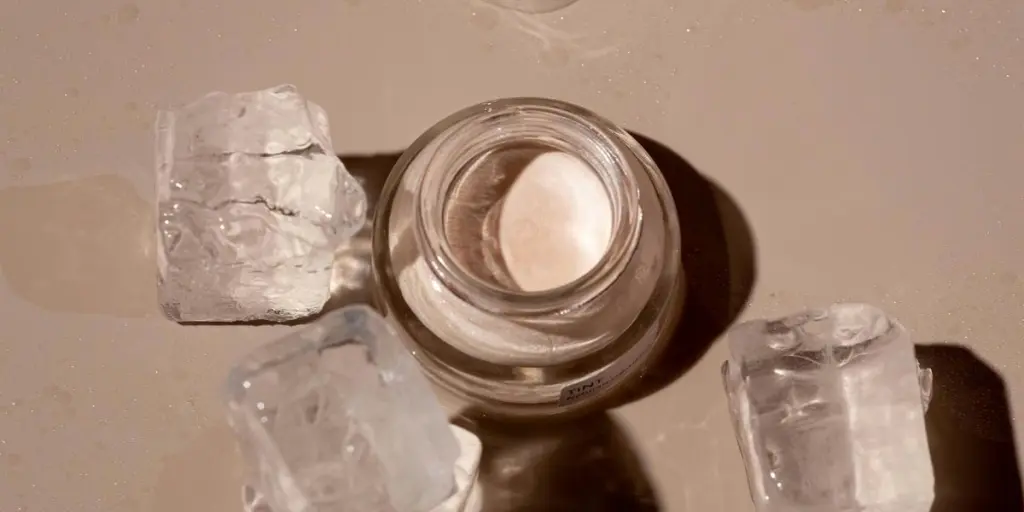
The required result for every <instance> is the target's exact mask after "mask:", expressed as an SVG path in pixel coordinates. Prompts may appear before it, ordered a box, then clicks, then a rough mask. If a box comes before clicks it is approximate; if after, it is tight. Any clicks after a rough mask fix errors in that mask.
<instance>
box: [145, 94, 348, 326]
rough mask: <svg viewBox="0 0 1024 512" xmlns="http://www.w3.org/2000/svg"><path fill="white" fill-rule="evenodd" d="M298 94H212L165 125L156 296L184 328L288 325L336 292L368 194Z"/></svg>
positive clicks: (160, 143)
mask: <svg viewBox="0 0 1024 512" xmlns="http://www.w3.org/2000/svg"><path fill="white" fill-rule="evenodd" d="M329 132H330V128H329V125H328V121H327V115H326V113H325V112H324V110H323V109H322V108H320V107H319V106H317V105H316V104H314V103H311V102H308V101H306V100H305V99H304V98H303V97H302V96H300V95H299V94H298V92H297V91H296V90H295V88H294V87H293V86H290V85H284V86H279V87H275V88H272V89H267V90H262V91H256V92H249V93H241V94H226V93H220V92H218V93H211V94H209V95H207V96H205V97H203V98H202V99H200V100H198V101H196V102H194V103H192V104H190V105H188V106H186V107H184V108H182V109H180V110H177V111H173V112H170V111H168V112H161V113H160V114H159V116H158V119H157V144H156V153H157V165H156V166H157V202H158V217H157V219H158V220H157V222H158V226H157V230H158V236H157V240H158V244H159V246H158V251H157V254H158V257H157V263H158V268H159V278H160V284H159V298H160V303H161V305H162V306H163V309H164V311H165V312H166V314H167V315H168V316H169V317H170V318H172V319H173V320H177V321H183V322H232V321H249V320H270V321H284V320H292V319H296V318H301V317H305V316H309V315H311V314H314V313H317V312H319V311H320V309H321V308H322V307H323V305H324V303H325V302H327V299H328V298H329V295H330V279H331V267H332V264H333V260H334V251H335V249H336V248H337V247H338V245H339V244H340V243H341V242H343V241H344V240H345V239H346V238H348V237H349V236H350V235H351V234H353V233H354V232H355V231H357V230H358V229H359V228H360V227H361V226H362V224H363V222H364V220H365V218H366V197H365V193H364V191H363V190H362V188H361V187H360V185H359V184H358V182H357V181H356V180H355V178H353V177H352V176H351V175H350V174H349V173H348V172H347V171H346V169H345V167H344V165H343V164H342V163H341V160H339V159H338V157H337V156H336V155H335V154H334V150H333V149H332V147H331V142H330V135H329Z"/></svg>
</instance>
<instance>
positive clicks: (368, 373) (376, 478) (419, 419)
mask: <svg viewBox="0 0 1024 512" xmlns="http://www.w3.org/2000/svg"><path fill="white" fill-rule="evenodd" d="M228 392H229V399H228V410H229V420H230V423H231V425H232V427H233V428H234V430H235V432H236V434H237V437H238V439H239V443H240V445H241V447H242V452H243V455H244V456H245V458H246V466H247V472H248V474H247V481H248V483H249V485H251V486H252V490H251V491H250V492H249V493H248V494H249V498H251V500H252V501H259V502H260V503H259V504H258V506H259V507H263V509H266V510H270V511H274V512H342V511H348V510H373V511H380V512H388V511H394V512H425V511H429V510H431V509H432V508H433V507H435V506H437V505H438V504H440V503H442V502H443V501H444V500H445V499H447V498H448V497H449V496H451V495H452V494H453V493H454V492H455V490H456V480H455V475H454V473H453V467H454V465H455V462H456V459H457V458H458V457H459V446H458V443H457V442H456V438H455V436H454V435H453V433H452V431H451V430H450V429H449V425H448V421H447V418H446V416H445V414H444V412H443V411H442V409H441V406H440V404H439V403H438V401H437V398H436V397H435V396H434V395H433V393H432V390H431V388H430V385H429V384H428V383H427V380H426V378H425V377H424V376H423V375H422V374H421V373H420V370H419V367H418V365H417V363H416V361H415V360H414V359H413V358H412V356H411V355H410V354H409V352H407V351H406V349H405V346H404V345H403V343H402V341H401V340H400V338H399V337H398V335H397V334H396V333H395V332H394V331H393V330H392V329H391V328H390V327H389V326H388V325H387V323H386V322H385V320H384V319H383V318H381V317H380V316H379V315H378V314H377V313H376V312H374V311H373V310H371V309H370V308H368V307H366V306H349V307H346V308H343V309H341V310H338V311H334V312H331V313H328V314H327V315H325V316H324V317H323V318H321V319H319V320H317V322H315V323H314V324H313V325H312V326H310V327H308V328H305V329H303V330H301V331H299V332H297V333H295V334H293V335H291V336H289V337H287V338H285V339H283V340H280V341H277V342H274V343H271V344H269V345H267V346H264V347H262V348H260V349H258V350H257V351H256V352H254V353H252V354H251V355H249V356H248V357H246V358H245V359H244V360H243V361H242V362H241V363H239V364H238V365H237V366H236V367H235V368H234V369H233V370H232V372H231V375H230V377H229V379H228ZM254 496H260V498H259V499H258V500H256V499H255V498H253V497H254ZM249 507H250V509H253V510H260V508H257V504H255V503H252V504H250V505H249Z"/></svg>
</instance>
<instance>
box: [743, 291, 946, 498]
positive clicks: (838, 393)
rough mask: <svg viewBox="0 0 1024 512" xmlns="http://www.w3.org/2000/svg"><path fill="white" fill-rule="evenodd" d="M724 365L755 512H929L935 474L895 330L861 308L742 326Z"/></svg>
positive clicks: (916, 374) (909, 358)
mask: <svg viewBox="0 0 1024 512" xmlns="http://www.w3.org/2000/svg"><path fill="white" fill-rule="evenodd" d="M729 349H730V353H731V357H730V360H729V361H728V362H727V363H726V364H725V365H724V366H723V375H724V379H725V386H726V391H727V393H728V395H729V404H730V409H731V411H732V415H733V421H734V426H735V428H736V434H737V439H738V441H739V444H740V451H741V453H742V455H743V458H744V462H745V464H746V467H747V477H748V480H749V484H750V490H751V495H752V498H753V501H754V503H755V505H756V508H757V510H758V512H803V511H812V510H813V511H819V510H820V511H829V512H846V511H850V512H853V511H858V512H927V511H928V510H929V509H930V508H931V505H932V501H933V498H934V475H933V471H932V464H931V456H930V454H929V451H928V439H927V436H926V434H925V427H924V411H925V405H926V403H927V399H928V398H929V397H930V394H931V373H930V372H929V371H919V367H918V365H917V361H916V359H915V358H914V346H913V344H912V343H911V342H910V338H909V336H908V335H907V333H906V332H905V330H904V329H903V327H902V326H901V325H900V324H899V323H897V322H896V321H894V320H893V319H891V318H889V317H888V316H886V315H885V313H883V312H882V311H880V310H878V309H877V308H874V307H872V306H868V305H865V304H836V305H833V306H831V307H829V308H827V309H824V310H820V311H812V312H808V313H803V314H798V315H793V316H790V317H786V318H782V319H779V320H773V321H765V320H757V321H751V322H747V323H744V324H741V325H739V326H737V327H736V328H734V329H733V330H732V332H731V333H730V335H729Z"/></svg>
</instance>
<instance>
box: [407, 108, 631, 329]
mask: <svg viewBox="0 0 1024 512" xmlns="http://www.w3.org/2000/svg"><path fill="white" fill-rule="evenodd" d="M429 168H430V169H431V171H430V172H428V173H426V174H427V175H426V176H425V177H424V180H423V182H422V183H421V189H420V193H419V198H418V204H417V217H418V225H419V228H420V229H418V238H420V243H422V245H423V246H424V248H425V249H426V251H427V252H428V254H430V256H431V257H430V258H429V260H430V261H431V266H432V268H433V270H434V271H435V273H437V275H438V277H439V278H440V279H441V280H442V281H443V282H444V283H445V284H446V285H447V286H449V287H450V288H451V289H452V291H453V292H454V293H456V294H457V295H459V296H460V298H463V299H464V300H467V301H470V302H472V303H474V304H477V306H478V307H481V308H483V309H487V310H490V311H493V312H499V313H502V314H516V313H519V314H531V313H547V312H550V311H553V310H564V309H570V308H573V307H577V306H579V305H582V304H584V303H586V302H587V301H589V300H590V299H592V298H593V297H595V296H597V295H598V294H600V293H601V291H603V290H604V289H605V288H607V287H608V286H609V285H610V284H611V283H612V282H614V280H615V279H616V278H617V277H618V275H619V274H620V273H621V272H622V270H623V268H624V266H625V263H626V262H627V261H628V259H629V257H630V256H631V254H632V252H633V250H635V247H636V244H637V240H638V238H639V229H640V224H641V223H640V210H639V199H638V196H637V194H638V192H637V186H636V183H635V181H634V176H633V175H632V174H631V173H630V172H629V171H628V166H627V165H626V164H625V159H624V157H623V155H622V154H621V152H620V151H619V149H618V146H617V145H616V144H614V142H613V141H612V140H611V139H610V138H609V136H608V134H607V133H606V132H605V131H604V130H602V129H600V127H598V126H595V125H594V124H592V123H591V122H589V120H587V119H586V118H585V117H583V116H581V115H577V114H576V113H574V112H572V111H571V110H565V109H564V108H562V107H561V106H560V105H558V106H554V105H542V104H537V105H522V104H520V105H505V106H503V107H502V108H498V107H490V108H485V109H482V110H481V111H480V112H479V113H478V114H477V115H475V116H470V117H468V118H467V119H465V120H464V121H463V122H462V123H460V125H459V126H457V127H456V128H455V129H453V130H452V131H451V132H450V135H449V136H448V137H447V138H446V139H445V140H443V141H442V142H441V144H440V145H439V146H438V150H437V151H436V153H435V154H434V155H433V157H432V158H431V161H430V163H429Z"/></svg>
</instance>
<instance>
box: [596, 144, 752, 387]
mask: <svg viewBox="0 0 1024 512" xmlns="http://www.w3.org/2000/svg"><path fill="white" fill-rule="evenodd" d="M630 134H631V135H632V136H633V138H635V139H636V140H637V142H639V143H640V145H641V146H643V148H644V149H645V150H646V151H647V153H648V154H649V155H650V156H651V158H652V159H653V160H654V162H655V163H656V164H657V165H658V168H659V169H660V170H661V173H662V174H663V175H664V176H665V181H666V183H667V184H668V187H669V190H670V191H671V192H672V198H673V200H674V201H675V206H676V211H677V212H678V216H679V230H680V238H681V244H680V245H681V247H682V254H681V258H682V266H683V272H684V279H685V287H684V289H683V290H681V292H682V293H683V294H684V298H683V312H682V317H681V318H680V320H679V323H678V324H677V327H676V330H675V333H674V334H673V335H672V337H671V339H670V340H669V342H668V343H667V345H666V346H665V347H664V348H663V349H662V352H661V354H660V355H659V356H658V357H657V358H656V359H655V360H654V361H653V362H652V363H651V364H650V366H649V367H648V368H647V369H646V371H645V373H644V374H643V377H642V378H641V379H640V380H639V381H637V382H636V383H634V384H633V385H632V387H631V388H629V389H628V390H626V391H624V392H623V393H622V394H621V395H620V396H619V397H618V400H617V404H616V405H622V404H625V403H628V402H632V401H635V400H639V399H640V398H643V397H645V396H648V395H650V394H652V393H655V392H657V391H658V390H660V389H662V388H664V387H666V386H668V385H669V384H671V383H672V382H674V381H675V380H676V379H678V378H679V377H681V376H682V375H683V374H684V373H686V372H687V371H689V369H690V368H691V367H693V365H694V364H695V363H696V362H697V361H699V360H700V358H701V357H703V355H704V354H705V353H706V352H707V351H708V349H709V348H710V347H711V345H712V344H713V343H714V342H715V340H716V339H718V337H719V336H721V335H722V334H723V333H724V332H725V331H726V329H728V328H729V326H730V325H732V323H733V322H734V321H735V320H736V318H737V317H739V315H740V313H742V312H743V309H744V308H745V307H746V305H747V301H748V299H749V298H750V294H751V292H752V291H753V287H754V282H755V280H756V278H757V266H756V249H755V239H754V235H753V232H752V230H751V228H750V224H749V223H748V222H747V220H746V217H745V216H744V215H743V212H742V210H741V209H740V207H739V205H737V203H736V202H735V201H734V200H733V199H732V198H731V197H730V196H729V194H728V193H726V192H725V191H724V190H722V188H721V187H719V186H718V185H717V184H715V183H714V182H712V181H711V180H709V179H707V178H705V177H704V176H702V175H701V174H700V172H698V171H697V169H695V168H694V167H693V166H692V165H690V163H689V162H687V161H686V159H684V158H683V157H682V156H680V155H679V154H678V153H676V152H675V151H673V150H672V149H671V148H669V147H668V146H666V145H664V144H662V143H660V142H658V141H655V140H654V139H651V138H649V137H646V136H644V135H640V134H638V133H634V132H630Z"/></svg>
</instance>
